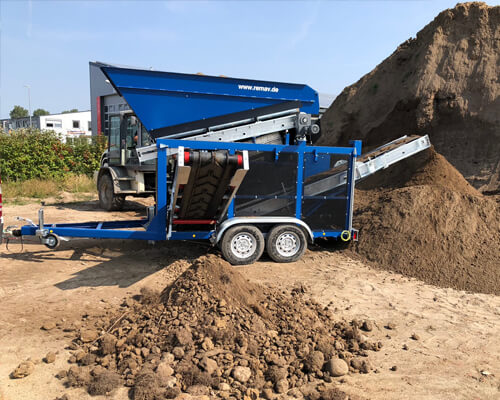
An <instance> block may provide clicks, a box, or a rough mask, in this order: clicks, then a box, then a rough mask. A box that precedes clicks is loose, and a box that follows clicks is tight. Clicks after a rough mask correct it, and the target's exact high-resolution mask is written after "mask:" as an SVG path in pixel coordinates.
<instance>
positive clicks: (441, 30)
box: [319, 3, 500, 193]
mask: <svg viewBox="0 0 500 400" xmlns="http://www.w3.org/2000/svg"><path fill="white" fill-rule="evenodd" d="M499 76H500V6H496V7H490V6H487V5H486V4H484V3H464V4H458V5H457V6H456V7H455V8H453V9H448V10H445V11H443V12H441V13H440V14H439V15H438V16H437V17H436V18H435V19H434V20H433V21H432V22H431V23H429V24H428V25H427V26H426V27H424V28H423V29H422V30H421V31H420V32H418V34H417V36H416V38H412V39H409V40H407V41H406V42H404V43H403V44H401V45H400V46H399V47H398V48H397V50H396V51H395V52H394V53H393V54H392V55H391V56H389V57H388V58H387V59H385V60H384V61H383V62H382V63H381V64H379V65H378V66H377V67H376V68H375V69H374V70H373V71H371V72H370V73H368V74H367V75H365V76H364V77H362V78H361V79H360V80H359V81H358V82H356V83H355V84H353V85H351V86H349V87H347V88H345V89H344V90H343V92H342V93H341V94H340V95H339V96H338V97H337V98H336V99H335V101H334V102H333V104H332V105H331V107H330V108H329V109H328V111H327V112H326V113H325V115H324V116H323V117H322V120H321V125H322V132H323V133H322V136H321V138H320V140H319V144H325V145H346V144H348V141H349V140H350V139H362V140H363V141H364V145H365V146H368V147H374V146H378V145H381V144H383V143H386V142H388V141H390V140H393V139H395V138H397V137H400V136H402V135H404V134H429V135H430V138H431V142H432V143H433V144H434V146H436V149H437V150H438V152H439V153H441V154H443V155H444V156H445V157H446V159H447V160H448V161H450V162H451V164H452V165H453V166H455V167H456V168H457V169H458V170H459V171H460V172H461V174H462V175H464V176H465V178H466V179H467V180H468V181H469V182H471V183H472V184H473V186H474V187H476V188H479V189H480V190H481V191H484V192H493V193H494V192H496V191H498V190H499V189H500V156H499V155H500V113H499V110H500V80H499V78H498V77H499Z"/></svg>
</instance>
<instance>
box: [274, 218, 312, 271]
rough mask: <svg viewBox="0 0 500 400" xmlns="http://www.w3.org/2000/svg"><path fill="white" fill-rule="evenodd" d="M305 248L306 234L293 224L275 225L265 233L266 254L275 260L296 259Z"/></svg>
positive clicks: (281, 261) (285, 261)
mask: <svg viewBox="0 0 500 400" xmlns="http://www.w3.org/2000/svg"><path fill="white" fill-rule="evenodd" d="M306 249H307V239H306V235H305V234H304V231H303V230H302V229H300V228H299V227H297V226H295V225H276V226H275V227H273V228H272V229H271V230H270V231H269V233H268V235H267V239H266V250H267V254H269V257H271V258H272V259H273V260H274V261H276V262H280V263H287V262H293V261H297V260H298V259H299V258H300V257H302V255H303V254H304V252H305V251H306Z"/></svg>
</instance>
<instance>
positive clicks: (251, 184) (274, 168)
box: [235, 151, 297, 216]
mask: <svg viewBox="0 0 500 400" xmlns="http://www.w3.org/2000/svg"><path fill="white" fill-rule="evenodd" d="M249 159H250V170H249V171H248V173H247V175H246V176H245V179H244V180H243V183H242V184H241V186H240V188H239V190H238V194H237V195H236V199H235V215H236V216H250V215H258V216H264V215H267V216H294V215H295V196H296V189H297V187H296V185H297V154H296V153H279V155H278V159H277V160H276V157H275V153H274V152H257V151H253V152H249Z"/></svg>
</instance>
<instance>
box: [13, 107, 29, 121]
mask: <svg viewBox="0 0 500 400" xmlns="http://www.w3.org/2000/svg"><path fill="white" fill-rule="evenodd" d="M9 115H10V117H11V118H12V119H14V118H26V117H29V116H30V114H29V112H28V110H26V108H24V107H21V106H14V108H13V109H12V110H11V111H10V114H9Z"/></svg>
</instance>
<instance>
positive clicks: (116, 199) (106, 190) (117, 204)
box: [97, 174, 125, 211]
mask: <svg viewBox="0 0 500 400" xmlns="http://www.w3.org/2000/svg"><path fill="white" fill-rule="evenodd" d="M97 189H98V192H99V206H100V207H101V208H104V209H105V210H106V211H114V210H121V209H122V208H123V204H124V203H125V196H122V195H115V191H114V188H113V180H112V179H111V176H109V175H108V174H103V175H101V177H100V178H99V182H98V184H97Z"/></svg>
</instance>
